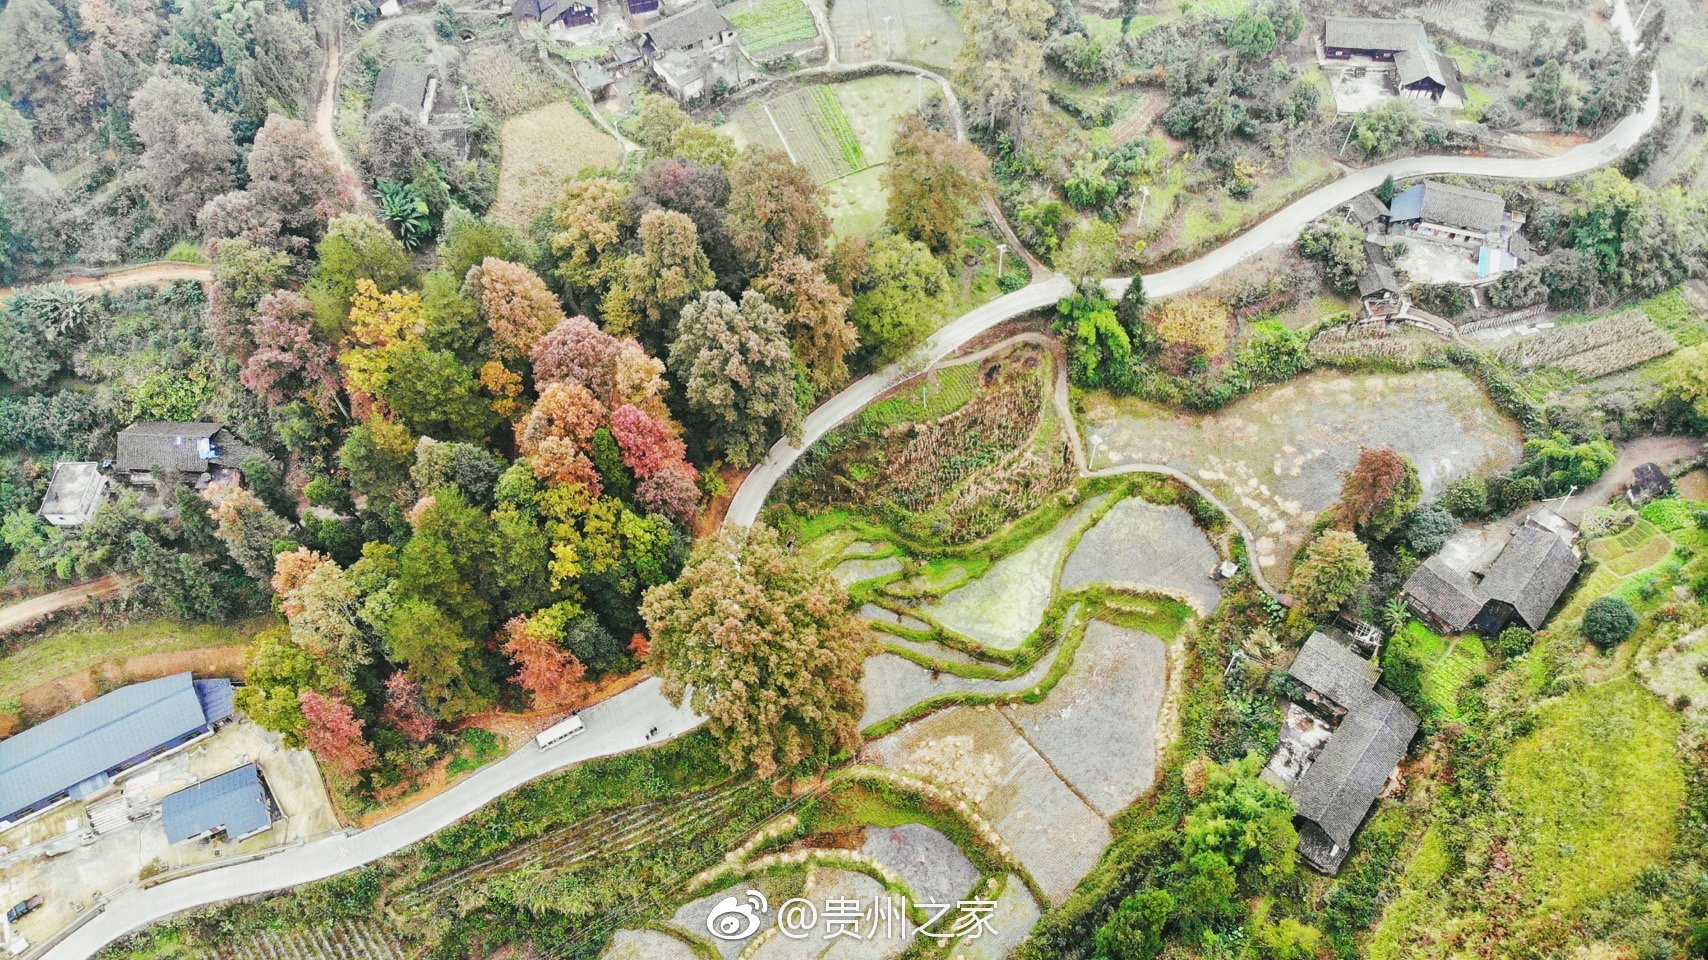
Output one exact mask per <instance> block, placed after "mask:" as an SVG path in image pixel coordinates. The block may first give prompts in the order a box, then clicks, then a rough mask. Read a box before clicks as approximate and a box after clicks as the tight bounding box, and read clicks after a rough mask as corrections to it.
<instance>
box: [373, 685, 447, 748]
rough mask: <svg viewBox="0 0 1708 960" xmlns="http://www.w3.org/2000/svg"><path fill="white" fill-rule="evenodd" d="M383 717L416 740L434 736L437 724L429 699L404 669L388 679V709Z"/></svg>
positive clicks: (386, 700)
mask: <svg viewBox="0 0 1708 960" xmlns="http://www.w3.org/2000/svg"><path fill="white" fill-rule="evenodd" d="M380 719H381V720H382V721H384V722H386V723H389V724H391V725H392V726H394V727H396V728H397V730H398V732H399V733H401V734H403V735H404V736H406V737H408V738H409V739H410V740H412V741H414V742H415V743H420V742H422V741H424V740H426V739H427V738H428V737H431V736H432V735H433V730H434V728H435V727H437V726H438V722H437V721H435V720H434V719H433V715H432V714H431V713H429V712H428V711H427V702H426V701H425V700H423V699H421V687H420V686H419V685H417V684H416V682H415V681H414V680H411V679H409V676H408V675H407V674H405V673H404V672H403V671H402V670H399V671H397V672H396V673H394V674H392V675H391V676H389V677H387V678H386V680H385V710H384V712H382V713H381V714H380Z"/></svg>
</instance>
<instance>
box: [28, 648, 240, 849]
mask: <svg viewBox="0 0 1708 960" xmlns="http://www.w3.org/2000/svg"><path fill="white" fill-rule="evenodd" d="M231 699H232V689H231V681H229V680H195V679H193V678H192V677H191V676H190V674H188V673H179V674H174V675H173V676H170V677H161V678H160V679H158V680H149V681H146V682H144V683H133V684H131V685H129V686H126V687H120V688H119V689H117V690H114V691H113V692H111V693H109V694H106V695H105V696H102V697H98V698H96V699H94V700H91V701H89V702H88V703H85V704H83V705H82V706H80V707H76V708H74V709H71V710H68V711H66V712H65V713H62V714H60V715H59V716H57V717H54V718H53V719H52V720H49V721H47V722H46V723H42V724H38V725H37V726H34V727H31V728H30V729H28V730H25V731H24V732H23V733H19V734H15V735H13V736H11V737H7V738H6V739H4V740H0V820H10V821H15V820H18V819H19V818H21V817H23V816H26V815H28V814H31V813H34V812H36V811H38V810H42V809H45V808H46V807H49V806H52V805H53V804H54V803H55V802H57V801H58V800H60V799H61V798H63V797H67V796H77V797H82V796H87V795H89V794H91V793H93V792H95V791H97V790H100V789H101V788H103V787H105V786H106V785H107V782H108V780H109V778H111V777H112V776H113V775H114V774H117V773H119V772H120V771H122V770H125V769H128V768H130V767H134V766H136V765H137V764H140V763H142V762H144V761H145V760H148V759H150V758H151V757H155V756H158V755H159V754H161V753H164V752H166V751H167V750H170V749H172V748H174V747H177V746H181V745H183V744H185V743H187V742H189V741H191V740H193V739H195V738H196V737H198V736H201V735H202V734H204V733H207V732H209V731H210V730H212V729H213V727H214V725H215V724H217V723H219V722H221V721H223V720H225V719H227V718H229V717H230V716H231V712H232V703H231Z"/></svg>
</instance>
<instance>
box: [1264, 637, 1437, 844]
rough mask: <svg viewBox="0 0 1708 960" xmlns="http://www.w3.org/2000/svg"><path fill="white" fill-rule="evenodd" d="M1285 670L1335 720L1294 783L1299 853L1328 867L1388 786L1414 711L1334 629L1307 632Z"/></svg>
mask: <svg viewBox="0 0 1708 960" xmlns="http://www.w3.org/2000/svg"><path fill="white" fill-rule="evenodd" d="M1288 672H1289V673H1290V674H1291V675H1292V676H1293V678H1294V679H1295V680H1298V681H1299V682H1300V683H1301V684H1303V685H1304V686H1305V687H1306V689H1307V690H1308V691H1309V692H1308V697H1309V699H1310V701H1311V703H1312V705H1314V706H1316V707H1317V708H1318V709H1319V710H1322V711H1324V712H1326V713H1328V714H1329V716H1330V718H1331V719H1334V720H1337V721H1338V723H1337V725H1336V726H1335V728H1334V732H1333V733H1331V734H1330V735H1329V738H1328V741H1327V742H1326V743H1324V744H1323V745H1322V749H1321V751H1320V752H1318V753H1317V755H1316V756H1315V757H1314V758H1312V759H1311V760H1310V763H1309V766H1307V767H1306V768H1305V771H1304V774H1303V775H1302V776H1300V777H1299V779H1298V782H1297V783H1295V784H1294V785H1293V788H1292V794H1293V807H1294V809H1295V810H1296V811H1297V813H1298V818H1297V819H1298V826H1299V854H1300V855H1301V856H1303V857H1304V858H1305V862H1307V863H1309V864H1310V865H1311V866H1313V867H1315V868H1317V869H1318V870H1321V871H1323V872H1324V873H1334V872H1336V871H1338V870H1339V869H1340V865H1341V863H1342V862H1343V861H1345V859H1346V855H1347V853H1348V852H1350V850H1351V847H1352V837H1353V835H1354V834H1355V833H1357V832H1358V828H1359V826H1360V825H1362V824H1363V823H1364V818H1365V817H1366V816H1368V815H1369V813H1370V808H1371V806H1373V805H1374V804H1375V802H1376V799H1377V798H1378V797H1380V796H1381V795H1382V793H1383V792H1384V791H1385V790H1386V788H1387V785H1388V782H1389V781H1390V780H1391V779H1392V778H1393V776H1394V773H1395V770H1396V769H1397V768H1398V767H1399V763H1400V761H1401V760H1403V759H1404V758H1405V755H1406V748H1407V747H1408V746H1409V745H1410V744H1411V738H1412V735H1413V734H1415V733H1417V728H1418V722H1419V721H1418V717H1417V714H1415V713H1413V712H1412V711H1411V710H1410V709H1408V708H1407V707H1406V705H1405V704H1403V703H1401V702H1400V701H1399V699H1398V698H1396V697H1395V696H1394V695H1393V694H1392V693H1391V692H1389V691H1388V690H1387V689H1386V688H1384V687H1381V686H1378V685H1377V683H1376V681H1377V680H1378V679H1379V678H1380V675H1381V671H1380V670H1379V669H1378V668H1377V667H1376V665H1375V664H1374V663H1372V662H1370V661H1369V660H1367V659H1365V658H1364V657H1361V656H1359V655H1358V654H1357V653H1354V652H1353V650H1352V649H1351V647H1350V646H1348V645H1347V643H1345V642H1344V641H1343V640H1342V639H1339V638H1337V636H1335V635H1334V632H1332V631H1328V630H1317V631H1314V632H1312V633H1311V636H1310V638H1309V639H1307V640H1306V641H1305V645H1304V647H1303V648H1301V649H1300V650H1299V654H1298V656H1297V657H1296V658H1295V659H1294V661H1293V666H1292V667H1291V668H1289V670H1288Z"/></svg>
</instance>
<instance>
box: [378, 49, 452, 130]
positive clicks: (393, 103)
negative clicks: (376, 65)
mask: <svg viewBox="0 0 1708 960" xmlns="http://www.w3.org/2000/svg"><path fill="white" fill-rule="evenodd" d="M438 92H439V81H438V78H436V77H434V76H433V74H432V73H431V72H430V71H428V69H427V68H426V67H425V66H422V65H421V64H419V63H408V62H399V63H389V64H386V67H385V69H384V70H381V71H380V75H379V78H378V79H376V80H375V81H374V95H373V98H372V99H371V100H369V101H368V117H369V119H372V118H374V117H377V116H379V115H380V113H381V112H382V111H385V110H401V111H403V112H404V113H406V114H408V115H409V116H411V117H414V118H415V122H416V123H419V124H421V125H422V126H426V125H427V124H428V122H429V121H430V120H432V118H433V102H434V101H435V100H436V99H437V98H438Z"/></svg>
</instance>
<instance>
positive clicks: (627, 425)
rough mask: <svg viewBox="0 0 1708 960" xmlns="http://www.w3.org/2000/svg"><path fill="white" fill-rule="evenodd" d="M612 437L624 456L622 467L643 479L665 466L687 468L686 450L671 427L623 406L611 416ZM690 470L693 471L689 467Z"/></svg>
mask: <svg viewBox="0 0 1708 960" xmlns="http://www.w3.org/2000/svg"><path fill="white" fill-rule="evenodd" d="M611 436H613V437H615V438H616V440H617V448H618V449H619V450H621V451H622V454H623V466H625V467H628V468H629V469H630V470H633V471H634V472H635V477H636V478H638V479H641V480H645V479H646V478H647V477H650V476H652V475H653V474H655V473H657V472H658V471H660V470H662V469H664V468H665V467H671V466H676V465H678V464H680V465H682V466H687V462H686V461H687V456H688V448H687V447H686V446H684V445H683V443H682V439H681V438H680V437H678V436H676V434H675V432H673V431H672V430H671V429H670V427H669V426H668V425H666V424H664V423H661V422H660V421H658V420H656V419H654V418H653V417H650V416H647V415H646V414H645V413H643V412H642V411H641V410H640V409H638V408H636V407H634V406H630V405H628V404H624V405H623V406H620V407H618V408H617V409H616V411H615V412H614V413H612V414H611ZM690 469H692V468H690Z"/></svg>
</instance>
